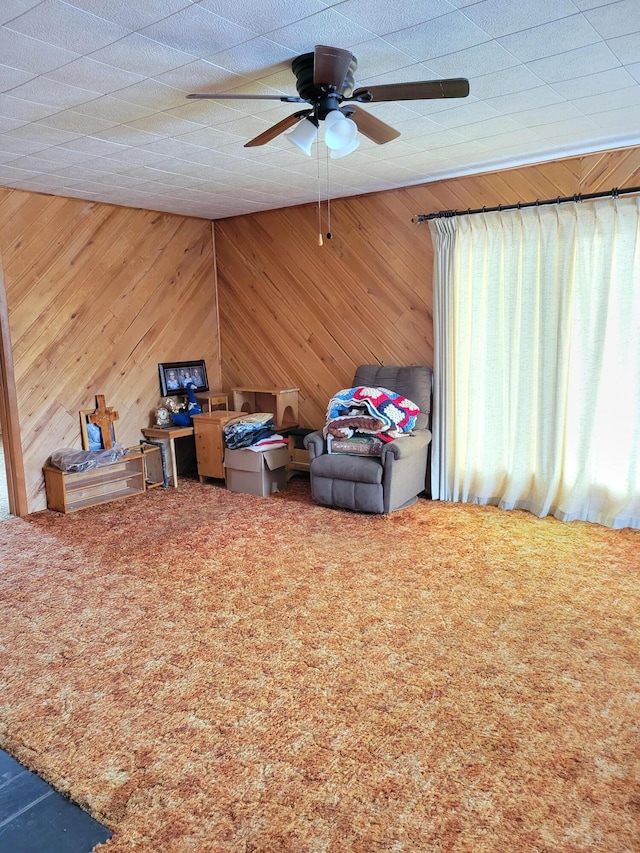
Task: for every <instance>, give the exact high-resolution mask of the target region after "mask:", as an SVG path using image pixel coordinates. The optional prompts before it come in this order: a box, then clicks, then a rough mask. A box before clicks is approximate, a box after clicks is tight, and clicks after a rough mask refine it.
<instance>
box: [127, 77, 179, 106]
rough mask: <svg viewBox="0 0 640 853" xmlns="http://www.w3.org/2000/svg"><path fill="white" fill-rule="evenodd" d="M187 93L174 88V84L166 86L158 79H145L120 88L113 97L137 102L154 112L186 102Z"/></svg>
mask: <svg viewBox="0 0 640 853" xmlns="http://www.w3.org/2000/svg"><path fill="white" fill-rule="evenodd" d="M185 95H186V93H185V92H181V91H180V90H179V89H174V88H173V86H165V85H164V83H159V82H158V81H157V80H143V81H142V82H140V83H134V85H133V86H127V87H126V88H124V89H118V91H117V92H113V93H112V94H111V97H113V98H115V99H117V100H119V101H126V102H127V103H131V104H137V105H138V106H140V107H144V108H146V109H149V110H153V111H154V112H161V111H162V110H170V109H173V107H179V106H181V105H182V104H184V100H185Z"/></svg>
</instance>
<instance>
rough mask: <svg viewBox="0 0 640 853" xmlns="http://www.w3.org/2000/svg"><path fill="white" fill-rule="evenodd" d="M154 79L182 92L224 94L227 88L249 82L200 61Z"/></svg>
mask: <svg viewBox="0 0 640 853" xmlns="http://www.w3.org/2000/svg"><path fill="white" fill-rule="evenodd" d="M155 79H156V80H158V81H159V82H160V83H164V84H165V85H167V86H173V87H174V88H176V89H181V90H182V91H183V92H224V91H226V89H227V87H229V86H239V85H241V84H242V83H243V82H244V83H247V84H248V83H250V82H251V79H250V78H249V77H238V75H236V74H233V73H232V72H230V71H229V70H228V69H227V68H221V67H220V66H219V65H214V64H213V63H211V62H204V61H203V60H201V59H197V60H196V61H195V62H190V63H189V64H188V65H181V66H180V67H179V68H173V69H172V70H171V71H165V72H164V73H163V74H158V75H157V77H156V78H155Z"/></svg>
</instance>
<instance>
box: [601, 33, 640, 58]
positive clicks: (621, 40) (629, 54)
mask: <svg viewBox="0 0 640 853" xmlns="http://www.w3.org/2000/svg"><path fill="white" fill-rule="evenodd" d="M607 44H608V45H609V47H610V48H611V50H612V51H613V52H614V54H615V55H616V56H617V57H618V59H619V60H620V62H622V63H623V64H625V65H631V64H632V63H635V62H640V32H637V33H632V34H631V35H628V36H619V37H618V38H613V39H608V41H607Z"/></svg>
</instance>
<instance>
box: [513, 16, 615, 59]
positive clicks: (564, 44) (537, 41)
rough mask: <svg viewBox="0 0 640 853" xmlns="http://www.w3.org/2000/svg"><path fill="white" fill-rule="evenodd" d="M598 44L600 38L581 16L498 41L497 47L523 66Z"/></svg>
mask: <svg viewBox="0 0 640 853" xmlns="http://www.w3.org/2000/svg"><path fill="white" fill-rule="evenodd" d="M599 41H600V36H599V35H598V33H597V32H596V31H595V30H594V29H593V27H592V26H591V24H589V23H588V21H586V20H585V18H584V17H583V16H582V15H573V16H572V17H570V18H563V19H562V20H560V21H555V22H554V23H553V24H542V26H539V27H532V28H531V29H529V30H525V31H524V32H520V33H514V34H513V35H509V36H504V37H503V38H501V39H499V42H500V44H501V45H502V46H503V47H505V48H506V49H507V50H509V51H511V53H513V54H514V56H518V57H519V58H520V59H521V61H522V62H531V61H532V60H534V59H541V58H542V57H544V56H554V55H556V54H559V53H563V52H564V51H569V50H574V49H575V48H577V47H583V46H584V45H587V44H596V43H597V42H599Z"/></svg>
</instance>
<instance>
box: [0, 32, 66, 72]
mask: <svg viewBox="0 0 640 853" xmlns="http://www.w3.org/2000/svg"><path fill="white" fill-rule="evenodd" d="M0 56H1V57H2V62H3V63H4V64H5V65H9V66H10V67H12V68H19V69H20V70H22V71H28V72H29V73H33V74H45V73H46V72H47V71H51V70H52V69H53V68H58V67H59V66H60V65H65V64H66V63H67V62H71V61H72V60H73V59H77V57H78V54H77V53H74V52H72V51H70V50H62V49H61V48H59V47H54V46H53V45H50V44H45V43H44V42H41V41H38V40H37V39H33V38H29V37H28V36H24V35H22V34H21V33H17V32H14V31H12V30H10V29H8V28H7V27H1V28H0Z"/></svg>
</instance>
